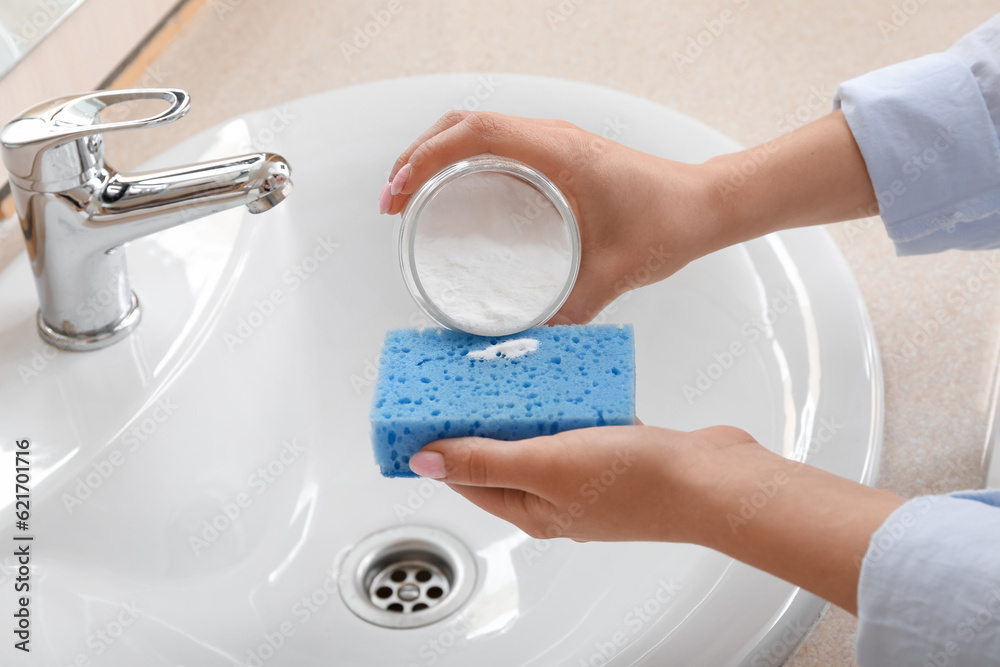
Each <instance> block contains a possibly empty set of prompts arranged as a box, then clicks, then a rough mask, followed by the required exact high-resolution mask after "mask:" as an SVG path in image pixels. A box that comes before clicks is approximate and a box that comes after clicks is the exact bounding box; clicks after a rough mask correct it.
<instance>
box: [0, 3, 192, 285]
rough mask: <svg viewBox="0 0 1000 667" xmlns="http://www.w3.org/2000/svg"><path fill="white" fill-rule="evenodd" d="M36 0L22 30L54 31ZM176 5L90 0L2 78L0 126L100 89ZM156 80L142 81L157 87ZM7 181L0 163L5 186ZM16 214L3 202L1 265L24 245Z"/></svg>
mask: <svg viewBox="0 0 1000 667" xmlns="http://www.w3.org/2000/svg"><path fill="white" fill-rule="evenodd" d="M36 4H37V11H33V12H31V19H32V23H30V24H24V25H23V26H22V28H21V29H23V30H28V29H38V30H44V29H49V27H50V26H48V25H46V21H47V20H48V21H52V22H53V23H55V22H56V21H58V20H59V19H60V18H61V15H57V13H55V12H54V11H53V10H52V9H49V8H47V7H46V5H45V4H44V3H42V2H39V3H36ZM199 4H200V3H199ZM177 5H178V0H129V1H128V2H121V0H87V1H86V2H85V3H83V5H81V6H80V7H79V8H78V9H76V10H75V11H74V12H73V13H71V14H70V15H69V16H67V17H66V18H65V20H63V21H62V22H61V23H59V24H58V25H57V26H56V27H55V28H54V29H52V32H51V33H50V34H49V35H47V36H46V37H45V39H43V40H42V41H41V43H39V44H38V45H37V46H36V47H35V48H34V49H33V50H32V51H30V52H29V53H28V54H27V55H26V56H25V57H24V58H23V59H22V60H21V61H20V62H19V63H18V64H17V65H15V66H14V67H13V69H11V70H10V71H9V72H8V73H7V74H6V75H4V76H2V77H0V125H2V124H4V123H6V122H7V121H8V120H10V119H11V118H13V117H14V116H15V115H16V114H17V113H19V112H20V111H21V110H22V109H25V108H27V107H29V106H31V105H33V104H36V103H38V102H41V101H43V100H46V99H49V98H52V97H57V96H59V95H66V94H69V93H73V92H80V91H85V90H92V89H94V88H98V87H99V86H100V85H101V83H102V82H103V81H105V80H106V79H107V78H108V76H109V75H111V74H112V73H113V72H115V71H116V70H117V69H118V67H119V66H120V65H121V64H122V61H123V60H124V59H125V58H126V56H128V55H129V54H130V53H131V52H132V51H133V49H135V48H136V46H137V45H138V44H139V43H140V42H142V41H143V40H144V39H145V38H146V36H147V35H148V34H149V33H150V31H152V30H153V29H154V28H156V27H157V26H158V24H160V22H161V21H162V20H163V19H164V17H166V16H167V15H168V14H170V13H171V12H172V11H173V10H174V9H175V8H176V7H177ZM15 24H16V22H15ZM154 78H155V77H153V76H152V75H150V76H148V77H147V79H149V81H148V82H140V85H147V86H155V85H157V83H156V81H155V80H154ZM6 182H7V170H6V168H5V167H4V166H3V163H2V162H0V187H2V186H3V184H5V183H6ZM13 215H14V210H13V202H11V200H10V198H9V197H8V198H6V199H4V201H3V203H0V268H3V267H4V266H6V265H7V263H8V262H9V261H10V259H11V258H12V257H13V256H14V255H16V254H17V253H18V252H20V251H21V250H23V247H24V244H23V242H22V241H21V238H20V232H19V231H18V229H17V225H16V224H15V220H14V219H13Z"/></svg>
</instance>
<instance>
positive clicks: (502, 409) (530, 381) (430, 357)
mask: <svg viewBox="0 0 1000 667" xmlns="http://www.w3.org/2000/svg"><path fill="white" fill-rule="evenodd" d="M492 346H496V347H493V349H491V347H492ZM528 348H534V349H528ZM470 353H471V354H470ZM508 354H509V355H510V356H508ZM477 357H481V358H477ZM634 423H635V343H634V338H633V331H632V327H631V326H621V327H619V326H618V325H601V326H595V325H587V326H583V325H571V326H552V327H535V328H533V329H529V330H527V331H523V332H521V333H520V334H517V335H514V336H507V337H500V338H483V337H480V336H474V335H471V334H466V333H462V332H458V331H451V330H442V329H425V330H423V331H418V330H416V329H396V330H393V331H389V332H388V333H387V334H386V339H385V344H384V346H383V348H382V355H381V358H380V361H379V372H378V380H377V381H376V384H375V397H374V400H373V403H372V410H371V427H372V430H371V432H372V445H373V447H374V450H375V459H376V462H377V463H378V466H379V468H380V470H381V472H382V474H383V475H385V476H387V477H414V476H415V475H414V473H413V472H411V471H410V467H409V460H410V457H411V456H412V455H413V454H415V453H416V452H418V451H419V450H420V449H421V448H422V447H423V446H424V445H426V444H428V443H430V442H433V441H434V440H439V439H441V438H455V437H460V436H469V435H475V436H483V437H487V438H494V439H498V440H520V439H522V438H531V437H535V436H538V435H551V434H554V433H559V432H561V431H568V430H571V429H576V428H584V427H588V426H602V425H614V424H634Z"/></svg>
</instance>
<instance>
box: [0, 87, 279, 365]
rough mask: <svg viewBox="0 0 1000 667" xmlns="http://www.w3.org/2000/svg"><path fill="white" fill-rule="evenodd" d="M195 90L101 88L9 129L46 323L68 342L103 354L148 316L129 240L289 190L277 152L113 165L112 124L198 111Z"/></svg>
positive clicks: (33, 112)
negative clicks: (149, 165) (152, 108)
mask: <svg viewBox="0 0 1000 667" xmlns="http://www.w3.org/2000/svg"><path fill="white" fill-rule="evenodd" d="M136 100H163V101H165V102H166V103H167V104H168V107H167V108H166V109H165V110H163V111H161V112H160V113H158V114H156V115H153V116H150V117H148V118H142V119H138V120H126V121H120V122H108V121H107V120H102V118H101V112H102V111H104V110H105V109H107V108H108V107H110V106H112V105H115V104H122V103H127V102H132V101H136ZM190 106H191V101H190V97H189V96H188V94H187V93H186V92H185V91H183V90H176V89H143V90H138V89H137V90H121V91H97V92H92V93H85V94H82V95H75V96H71V97H61V98H58V99H54V100H49V101H48V102H45V103H43V104H40V105H38V106H35V107H32V108H31V109H28V110H27V111H25V112H23V113H22V114H21V115H20V116H18V117H17V118H15V119H14V120H12V121H10V122H9V123H8V124H7V125H6V126H4V128H3V130H2V131H0V146H2V151H3V161H4V164H5V165H6V166H7V169H8V170H9V172H10V189H11V192H12V194H13V196H14V204H15V206H16V208H17V213H18V217H19V218H20V223H21V231H22V232H23V233H24V241H25V243H26V245H27V247H28V255H29V258H30V260H31V268H32V271H33V272H34V274H35V285H36V287H37V288H38V302H39V309H38V330H39V333H40V334H41V336H42V338H43V339H44V340H46V341H47V342H49V343H51V344H52V345H55V346H56V347H59V348H62V349H65V350H76V351H82V350H96V349H99V348H102V347H105V346H107V345H110V344H112V343H114V342H116V341H119V340H121V339H122V338H124V337H125V336H127V335H128V334H129V332H131V331H132V330H133V329H134V328H135V327H136V325H137V324H138V323H139V317H140V310H139V300H138V298H137V297H136V296H135V294H134V293H133V292H132V289H131V287H130V285H129V278H128V271H127V268H126V265H125V252H124V247H123V246H124V245H125V244H126V243H128V242H129V241H133V240H135V239H138V238H140V237H143V236H147V235H149V234H154V233H156V232H158V231H161V230H164V229H167V228H169V227H174V226H176V225H179V224H181V223H184V222H188V221H190V220H194V219H196V218H201V217H203V216H206V215H210V214H212V213H217V212H219V211H223V210H225V209H228V208H232V207H234V206H238V205H241V204H242V205H245V206H246V207H247V208H248V209H249V210H250V212H251V213H261V212H263V211H266V210H268V209H270V208H272V207H273V206H275V205H276V204H278V203H279V202H280V201H281V200H283V199H284V198H285V197H287V196H288V193H289V191H290V190H291V188H292V181H291V180H290V175H291V168H290V167H289V166H288V163H287V162H285V160H284V159H283V158H281V157H280V156H278V155H273V154H271V153H252V154H249V155H240V156H237V157H231V158H226V159H223V160H214V161H211V162H202V163H200V164H193V165H189V166H186V167H178V168H175V169H165V170H162V171H155V172H147V173H141V174H132V175H126V174H119V173H116V172H115V171H114V170H113V169H111V168H110V167H108V166H107V165H105V164H104V140H103V136H102V135H103V134H104V133H105V132H112V131H116V130H127V129H132V128H143V127H154V126H156V125H163V124H165V123H170V122H173V121H175V120H177V119H179V118H181V117H182V116H184V115H185V114H186V113H187V112H188V110H189V109H190Z"/></svg>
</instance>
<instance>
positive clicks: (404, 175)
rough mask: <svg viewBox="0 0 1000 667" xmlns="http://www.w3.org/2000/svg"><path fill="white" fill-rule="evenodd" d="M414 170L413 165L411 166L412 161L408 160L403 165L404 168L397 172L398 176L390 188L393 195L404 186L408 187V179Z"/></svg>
mask: <svg viewBox="0 0 1000 667" xmlns="http://www.w3.org/2000/svg"><path fill="white" fill-rule="evenodd" d="M412 170H413V167H411V166H410V163H409V162H407V163H406V164H404V165H403V168H402V169H400V170H399V171H397V172H396V177H395V178H394V179H392V188H391V190H390V191H391V192H392V196H393V197H395V196H396V195H398V194H399V193H400V192H402V191H403V188H404V187H406V179H408V178H409V177H410V172H411V171H412Z"/></svg>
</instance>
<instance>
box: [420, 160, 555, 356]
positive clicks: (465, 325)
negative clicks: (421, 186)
mask: <svg viewBox="0 0 1000 667" xmlns="http://www.w3.org/2000/svg"><path fill="white" fill-rule="evenodd" d="M572 258H573V244H572V240H571V237H570V230H569V229H568V226H567V224H566V223H565V222H564V221H563V219H562V217H561V216H560V215H559V213H558V211H556V209H555V207H554V206H553V205H552V203H551V202H550V201H549V200H548V198H547V197H545V196H544V195H543V194H542V193H541V192H539V191H538V190H536V189H535V188H534V187H533V186H531V185H529V184H528V183H525V182H524V181H522V180H520V179H519V178H517V177H514V176H509V175H507V174H502V173H498V172H474V173H472V174H468V175H466V176H462V177H461V178H459V179H457V180H456V181H454V182H453V183H450V184H448V185H447V186H446V187H444V188H442V189H441V191H440V192H438V193H437V194H436V195H435V197H434V199H432V200H431V201H430V202H428V203H427V204H426V206H425V207H424V209H423V211H422V212H421V214H420V220H419V225H418V226H417V228H416V235H415V237H414V243H413V260H414V265H415V267H416V273H417V277H418V278H419V280H420V283H421V284H422V285H423V288H424V291H425V292H426V294H427V296H428V298H429V299H430V300H431V301H432V302H433V303H434V305H435V306H436V307H437V308H438V309H439V310H440V311H441V312H442V313H444V315H446V316H447V317H448V319H450V320H451V321H452V322H453V323H454V324H455V325H456V326H457V327H458V328H460V329H462V330H463V331H466V332H468V333H473V334H478V335H481V336H497V335H504V334H509V333H514V332H517V331H522V330H524V329H526V328H527V327H528V326H529V325H531V324H532V322H534V321H535V320H536V319H538V318H539V317H540V316H541V315H542V314H543V313H545V311H547V310H548V309H549V308H550V307H551V306H552V305H553V303H554V302H555V301H556V299H558V298H559V296H560V294H561V292H562V290H563V288H564V287H565V285H566V281H567V279H568V278H569V275H570V271H571V267H572Z"/></svg>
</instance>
